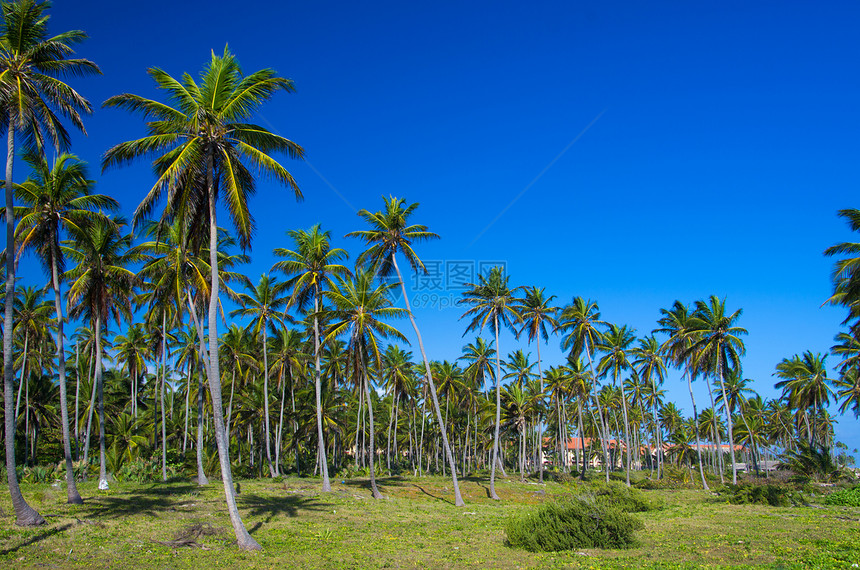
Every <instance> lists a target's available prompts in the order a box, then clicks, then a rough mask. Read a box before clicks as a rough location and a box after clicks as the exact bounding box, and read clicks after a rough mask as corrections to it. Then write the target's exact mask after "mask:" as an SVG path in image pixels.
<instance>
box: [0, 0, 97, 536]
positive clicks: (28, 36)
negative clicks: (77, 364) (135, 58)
mask: <svg viewBox="0 0 860 570" xmlns="http://www.w3.org/2000/svg"><path fill="white" fill-rule="evenodd" d="M49 6H50V4H49V3H48V2H37V1H35V0H18V1H16V2H3V4H2V12H3V21H2V22H0V92H2V108H0V125H2V126H3V127H4V128H5V129H6V133H7V137H6V141H7V142H6V298H7V299H12V298H13V297H14V296H15V257H16V256H15V237H14V234H15V217H14V206H15V204H14V196H13V186H12V183H13V178H12V167H13V164H14V161H15V134H16V133H21V135H22V136H23V137H24V142H25V144H26V146H27V147H28V148H32V149H37V150H38V151H39V152H42V151H43V150H44V146H45V144H44V139H45V138H46V137H47V138H50V139H51V141H52V142H53V144H54V146H55V147H57V148H62V149H64V148H66V147H68V145H69V135H68V132H67V131H66V129H65V127H64V126H63V124H62V122H61V120H60V117H65V118H66V119H68V120H69V121H70V122H71V123H72V124H73V125H74V126H75V127H76V128H78V129H80V130H81V131H84V126H83V122H82V121H81V117H80V114H81V113H90V112H91V108H90V104H89V102H87V100H86V99H84V98H83V97H81V96H80V95H79V94H78V93H77V92H76V91H75V90H74V89H72V88H71V87H69V86H68V85H67V84H66V83H64V82H63V81H62V79H63V78H64V77H67V76H81V75H90V74H95V73H100V72H99V68H98V67H97V66H96V65H95V64H94V63H93V62H91V61H88V60H86V59H70V58H69V57H68V56H69V55H71V54H72V53H74V52H73V49H72V46H74V45H75V44H78V43H80V42H82V41H83V40H84V39H86V37H87V36H86V34H85V33H84V32H82V31H80V30H72V31H68V32H64V33H61V34H58V35H56V36H53V37H49V35H48V20H49V18H50V17H49V16H48V15H46V14H45V10H47V8H48V7H49ZM3 322H4V325H3V326H4V328H3V331H4V334H3V354H4V390H5V392H4V393H5V394H11V393H12V390H13V383H14V371H13V369H12V326H13V325H12V303H7V304H6V308H5V318H4V321H3ZM5 400H6V401H5V422H6V423H5V434H6V477H7V479H8V482H9V492H10V494H11V495H12V505H13V508H14V509H15V517H16V522H17V524H19V525H39V524H42V523H44V522H45V520H44V519H43V518H42V516H41V515H39V513H38V512H36V511H35V510H34V509H33V508H32V507H30V506H29V505H28V504H27V502H26V501H25V500H24V497H23V496H22V495H21V491H20V489H19V487H18V478H17V475H16V474H15V425H14V423H13V417H12V398H11V397H8V398H6V399H5ZM67 413H68V412H67ZM65 425H68V424H65ZM67 429H68V428H66V431H67ZM66 441H68V438H66ZM67 477H68V475H67ZM67 489H68V483H67ZM74 494H75V493H73V492H72V491H71V490H69V498H70V500H74V501H77V499H78V498H79V497H75V496H74Z"/></svg>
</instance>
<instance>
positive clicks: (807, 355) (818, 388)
mask: <svg viewBox="0 0 860 570" xmlns="http://www.w3.org/2000/svg"><path fill="white" fill-rule="evenodd" d="M826 360H827V356H826V355H822V354H820V353H818V354H813V353H812V351H809V350H807V351H806V352H804V353H803V354H795V355H794V356H793V357H791V358H784V359H782V361H781V362H780V363H779V364H777V365H776V376H777V377H778V378H782V380H781V381H780V382H777V383H776V385H775V387H776V388H781V389H782V390H783V397H786V398H787V399H788V402H789V405H790V406H791V407H793V408H795V409H797V410H798V411H799V412H800V413H801V414H802V416H803V417H804V421H805V423H806V426H807V436H808V440H809V447H810V448H811V447H813V446H814V445H815V436H816V434H817V431H818V430H817V429H816V421H817V419H818V417H819V415H820V413H821V411H822V410H823V409H824V406H827V405H828V404H829V403H830V396H832V395H833V388H831V387H830V385H831V384H832V383H833V380H831V379H830V378H828V377H827V366H826V365H825V361H826ZM809 410H812V414H811V415H812V421H811V422H810V421H809V415H810V414H809ZM818 444H819V445H820V446H823V445H824V442H822V441H819V442H818Z"/></svg>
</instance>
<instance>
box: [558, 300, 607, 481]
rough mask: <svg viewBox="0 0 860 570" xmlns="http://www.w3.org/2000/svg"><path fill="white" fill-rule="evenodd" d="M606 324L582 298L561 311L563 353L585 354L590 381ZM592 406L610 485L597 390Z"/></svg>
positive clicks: (559, 325)
mask: <svg viewBox="0 0 860 570" xmlns="http://www.w3.org/2000/svg"><path fill="white" fill-rule="evenodd" d="M606 324H607V323H606V322H605V321H601V320H600V309H599V308H598V306H597V302H596V301H592V300H591V299H585V298H583V297H574V298H573V301H572V302H571V304H570V305H567V306H565V307H564V308H562V310H561V314H560V316H559V319H558V329H559V330H561V331H563V333H564V334H563V336H562V339H561V348H562V350H569V351H570V356H572V357H573V358H574V359H579V357H580V356H582V353H583V352H585V354H586V356H587V357H588V368H589V370H590V372H591V377H592V378H593V379H594V381H595V382H596V381H597V374H595V373H594V360H593V358H592V351H593V350H594V347H595V346H596V345H597V343H599V342H600V341H601V338H602V337H603V333H602V332H600V330H599V328H598V327H603V326H606ZM593 395H594V403H595V404H596V406H597V415H598V416H599V418H600V424H599V432H600V439H601V444H602V447H603V465H604V466H605V468H604V471H605V472H606V473H605V475H606V482H607V483H609V426H608V425H606V423H605V420H604V418H605V417H606V416H604V414H603V411H602V410H601V409H600V401H599V400H598V399H597V387H596V386H595V389H594V390H593Z"/></svg>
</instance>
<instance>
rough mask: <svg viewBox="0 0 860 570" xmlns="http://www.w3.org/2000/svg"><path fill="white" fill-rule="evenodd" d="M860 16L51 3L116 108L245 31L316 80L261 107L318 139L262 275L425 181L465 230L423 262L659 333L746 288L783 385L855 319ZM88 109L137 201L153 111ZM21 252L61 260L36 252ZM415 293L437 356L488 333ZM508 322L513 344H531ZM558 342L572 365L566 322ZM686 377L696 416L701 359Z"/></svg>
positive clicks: (439, 216)
mask: <svg viewBox="0 0 860 570" xmlns="http://www.w3.org/2000/svg"><path fill="white" fill-rule="evenodd" d="M177 8H178V10H177ZM858 11H860V6H857V5H852V4H851V3H834V4H832V5H820V4H813V3H802V2H797V3H793V2H779V3H777V2H760V3H755V4H754V5H750V4H749V3H741V2H700V3H691V4H689V3H688V4H681V3H665V2H654V3H647V4H642V3H636V2H558V3H552V2H538V3H529V4H528V5H526V4H525V3H521V2H517V3H511V2H471V3H459V2H444V1H442V2H434V3H421V4H419V3H405V2H368V3H354V2H349V3H347V2H314V3H295V2H284V3H263V2H254V1H249V2H243V3H241V4H237V3H235V2H229V3H228V2H219V1H208V2H199V1H188V2H182V3H177V2H165V1H162V0H153V1H150V2H147V3H145V4H141V3H116V2H100V1H92V2H87V1H84V2H74V3H72V2H57V3H56V5H55V6H54V8H53V9H52V21H51V23H52V26H53V28H52V29H53V30H54V31H60V30H67V29H72V28H80V29H84V30H86V31H87V32H88V33H89V35H90V39H89V40H88V41H87V42H86V43H85V44H83V45H82V46H81V47H80V50H79V53H80V54H81V55H82V56H84V57H88V58H90V59H92V60H93V61H95V62H96V63H98V64H99V65H100V66H101V68H102V70H103V71H104V76H103V77H98V78H89V79H85V80H77V81H72V83H73V85H75V87H76V88H78V90H79V91H80V92H81V93H82V94H84V95H85V96H86V97H88V98H89V99H90V100H91V101H92V102H93V104H94V105H95V106H96V107H98V106H99V105H100V104H101V102H103V101H104V100H105V99H107V98H108V97H110V96H111V95H115V94H118V93H121V92H131V93H136V94H140V95H144V96H148V97H153V98H159V97H160V94H159V93H157V92H156V91H155V89H154V87H153V82H152V81H151V79H150V78H149V77H148V76H147V75H146V69H147V68H149V67H153V66H157V67H161V68H162V69H164V70H165V71H167V72H168V73H170V74H171V75H174V76H178V75H180V74H182V73H183V72H186V71H187V72H189V73H191V74H192V75H195V76H196V75H197V74H198V72H199V71H200V69H201V68H202V66H203V65H204V64H205V63H206V61H207V60H208V58H209V54H210V50H214V51H215V52H221V51H222V50H223V49H224V46H225V44H229V46H230V49H231V50H232V51H233V52H234V53H236V54H237V55H238V57H239V59H240V61H241V63H242V65H243V67H244V69H245V70H246V71H254V70H257V69H260V68H262V67H272V68H274V69H276V70H277V71H278V72H279V73H280V74H281V75H283V76H285V77H289V78H291V79H293V80H294V81H295V85H296V92H295V93H294V94H290V95H279V96H277V97H276V98H275V99H274V100H273V101H272V102H271V103H270V104H268V105H267V106H266V107H265V108H264V109H263V114H262V116H260V117H259V121H260V122H261V123H263V124H265V125H267V126H268V127H269V128H271V129H272V130H274V131H276V132H278V133H280V134H282V135H284V136H287V137H288V138H291V139H292V140H294V141H296V142H298V143H299V144H301V145H303V146H304V147H305V149H306V152H307V161H306V162H304V163H301V162H289V161H287V160H286V159H285V165H286V166H287V167H288V168H289V169H290V170H291V172H292V173H293V174H294V176H295V177H296V178H297V180H298V182H299V184H300V186H301V188H302V191H303V192H304V195H305V200H304V201H302V202H301V203H296V202H295V201H294V200H293V199H292V198H291V196H290V194H289V193H288V192H287V191H285V190H284V189H281V188H277V187H274V186H272V185H269V184H266V183H261V184H260V185H259V189H258V193H257V196H256V197H255V198H254V199H253V201H252V204H251V207H252V211H253V213H254V216H255V217H256V222H257V232H256V235H255V238H254V242H253V249H252V251H251V254H252V263H251V266H250V267H249V268H248V271H247V272H248V274H249V275H250V276H251V277H252V279H254V280H256V277H257V276H259V275H260V274H261V273H262V272H265V271H268V269H269V268H270V267H271V265H272V263H273V262H274V258H273V256H272V254H271V250H272V248H273V247H283V246H287V245H289V243H288V242H287V240H286V238H285V236H284V232H285V231H287V230H289V229H294V228H307V227H309V226H311V225H312V224H314V223H317V222H321V223H322V224H323V226H324V228H325V229H330V230H331V231H332V232H333V234H334V235H335V236H336V237H337V240H336V242H337V245H340V246H343V247H345V248H347V249H348V250H350V252H352V254H353V257H354V256H355V255H356V254H357V252H358V251H359V249H360V245H359V243H358V242H357V241H355V240H345V239H341V236H343V235H344V234H345V233H347V232H349V231H352V230H355V229H362V226H361V221H360V220H359V218H357V217H356V215H355V210H356V209H360V208H367V209H371V210H375V209H378V208H380V207H381V205H382V199H381V196H382V195H389V194H394V195H397V196H402V197H404V198H406V199H407V200H408V201H409V202H420V204H421V206H420V208H419V209H418V211H417V213H416V216H415V221H416V222H421V223H425V224H427V225H428V226H430V228H431V229H432V230H433V231H436V232H437V233H438V234H440V235H441V237H442V239H441V240H438V241H436V242H433V243H428V244H426V245H423V246H421V247H420V249H419V254H420V255H421V256H422V257H423V258H424V259H425V260H438V261H445V260H449V261H450V260H461V261H462V260H465V261H473V262H475V263H476V264H477V263H480V262H483V261H497V260H500V261H504V262H505V263H506V267H507V270H508V273H509V275H510V276H511V282H512V284H515V285H537V286H541V287H546V289H547V292H548V293H550V294H555V295H557V296H558V302H559V303H566V302H569V301H570V299H571V298H572V297H573V296H575V295H581V296H584V297H589V298H592V299H596V300H597V301H598V302H599V304H600V308H601V310H602V313H603V318H604V319H606V320H610V321H613V322H617V323H619V324H628V325H630V326H632V327H635V328H636V329H637V330H638V332H639V333H640V334H645V333H648V332H650V331H651V330H652V329H653V328H655V321H656V319H657V318H658V317H659V309H660V308H661V307H669V306H671V304H672V302H673V301H674V300H675V299H680V300H682V301H684V302H688V303H689V302H692V301H694V300H695V299H701V298H706V297H707V296H709V295H711V294H715V295H718V296H720V297H725V298H726V301H727V304H728V306H729V308H730V309H732V310H734V309H737V308H742V309H743V310H744V313H743V317H742V319H741V321H740V324H741V326H744V327H746V328H747V329H748V330H749V336H748V337H747V338H746V346H747V356H746V357H745V358H744V374H745V376H746V377H748V378H752V379H754V380H755V388H756V389H757V390H758V391H759V392H760V393H762V395H764V396H766V397H773V396H775V395H776V392H775V391H774V389H773V383H774V378H773V377H772V374H773V370H774V366H775V365H776V363H777V362H779V361H780V360H781V359H782V358H785V357H789V356H791V355H793V354H795V353H798V352H802V351H804V350H813V351H816V352H819V351H820V352H824V351H827V350H828V349H829V347H830V346H831V345H832V344H833V342H832V340H833V336H834V335H835V334H836V333H837V332H839V330H840V326H839V323H840V321H841V320H842V312H841V310H839V309H834V308H830V307H824V308H822V307H821V304H822V302H823V301H824V300H825V299H826V298H827V297H828V295H829V292H830V280H829V273H830V268H831V265H832V263H831V261H830V260H828V259H825V258H824V257H823V256H822V251H823V250H824V249H825V248H826V247H828V246H829V245H832V244H833V243H836V242H840V241H848V240H852V239H854V238H853V236H851V234H850V232H849V231H848V230H847V228H846V226H845V225H844V224H843V223H842V221H841V220H840V219H838V218H837V217H836V211H837V210H838V209H840V208H850V207H857V203H856V202H855V200H854V196H855V193H856V191H857V188H858V181H860V172H858V169H857V167H856V165H857V159H856V157H857V156H858V152H860V142H858V137H857V136H856V134H857V133H858V132H860V111H858V106H857V104H856V102H857V101H858V96H860V75H858V74H857V73H856V65H854V64H855V59H856V54H857V51H858V47H860V45H858V44H860V37H858V36H857V34H856V29H855V26H853V23H854V22H856V21H858V16H860V14H858ZM86 125H87V130H88V134H89V136H88V137H86V138H84V137H80V136H79V137H75V141H74V147H73V151H74V152H76V153H77V154H78V155H79V156H81V158H83V159H84V160H87V161H89V162H90V163H91V164H92V165H93V174H94V175H96V178H97V179H98V182H99V186H98V190H99V191H100V192H102V193H107V194H111V195H112V196H114V197H116V198H117V199H119V200H120V201H121V203H122V204H123V208H124V211H125V212H126V213H127V214H130V213H131V212H132V210H133V209H134V207H135V206H136V205H137V203H138V202H139V201H140V199H141V198H142V197H143V195H144V194H145V192H146V191H147V190H148V189H149V187H150V186H151V184H152V182H153V179H152V176H151V174H150V167H149V165H147V164H144V163H141V164H138V165H136V166H133V167H128V168H123V169H120V170H111V171H109V172H107V173H105V174H99V173H98V168H97V166H96V165H97V164H98V163H99V161H100V157H101V155H102V153H103V152H104V151H105V150H106V149H107V148H108V147H110V146H112V145H113V144H116V143H118V142H121V141H124V140H129V139H133V138H138V137H140V136H142V135H143V126H142V122H141V120H140V118H139V117H135V116H130V115H128V114H125V113H124V112H121V111H118V110H103V109H97V110H96V112H95V113H94V114H93V116H92V117H90V118H88V119H87V121H86ZM25 174H26V173H24V172H23V168H20V167H19V169H18V171H17V173H16V179H17V178H21V177H23V176H24V175H25ZM221 219H224V218H221ZM21 273H22V276H24V278H25V281H26V280H28V279H32V281H36V280H37V279H41V274H40V273H38V270H37V269H35V268H34V266H32V264H29V265H28V264H27V263H24V264H23V265H22V268H21ZM413 293H414V294H419V297H418V299H419V300H421V299H423V300H425V301H426V303H425V304H427V305H432V304H433V299H434V298H433V297H432V296H428V297H424V296H423V295H424V294H427V295H431V294H432V293H436V294H437V295H438V296H437V297H436V298H435V299H436V302H435V305H436V306H425V307H423V308H420V309H417V310H416V314H417V316H418V319H419V324H420V326H421V327H422V330H423V333H424V337H425V341H426V343H427V348H428V351H429V352H430V355H431V358H438V359H442V358H447V359H453V358H456V357H457V356H459V354H460V349H461V347H462V345H463V344H465V342H470V341H472V340H473V338H472V337H467V338H465V339H463V338H461V335H462V333H463V331H464V330H465V321H460V320H458V319H459V317H460V315H461V314H462V312H463V309H462V308H440V307H439V306H438V305H439V304H440V302H442V301H440V299H445V301H444V302H449V300H451V299H456V298H457V297H458V295H459V292H458V291H429V290H418V291H413ZM403 325H404V326H403V328H404V332H407V336H409V337H410V338H411V336H412V335H411V334H409V331H407V330H405V329H407V328H408V323H406V322H404V323H403ZM501 342H502V351H503V352H504V353H507V352H509V350H513V349H514V348H517V347H519V346H520V344H521V343H517V341H515V340H514V339H513V337H512V336H510V335H506V336H503V338H502V341H501ZM532 350H533V348H532ZM543 353H544V357H545V361H546V365H550V364H557V363H560V362H561V361H562V354H561V351H560V349H559V347H558V342H557V339H555V338H553V339H551V345H550V346H549V347H548V348H545V349H544V350H543ZM829 364H831V365H834V364H836V362H835V359H833V357H830V360H829ZM666 388H668V390H669V394H670V397H671V398H672V399H674V400H675V401H677V402H678V403H679V405H681V406H682V407H683V408H684V410H685V411H686V412H687V413H689V411H690V408H689V404H688V397H687V395H686V390H685V387H684V385H683V384H682V383H681V382H680V377H679V375H678V374H675V373H673V374H671V375H670V378H669V379H668V380H667V383H666ZM700 388H701V387H700ZM700 397H701V398H703V400H702V401H703V402H704V398H705V397H706V396H704V393H702V394H701V395H700ZM700 405H702V404H700ZM703 407H704V406H703ZM837 437H838V439H841V440H842V441H845V442H846V443H848V444H849V446H850V447H852V448H853V447H860V437H858V435H857V420H856V419H854V418H853V417H848V416H846V417H842V418H841V419H840V423H839V425H838V427H837Z"/></svg>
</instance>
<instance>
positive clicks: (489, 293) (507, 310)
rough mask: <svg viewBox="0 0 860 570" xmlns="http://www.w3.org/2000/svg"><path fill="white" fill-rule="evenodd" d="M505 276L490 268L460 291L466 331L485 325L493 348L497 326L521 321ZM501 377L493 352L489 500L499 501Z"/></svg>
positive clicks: (500, 270) (511, 325) (499, 268)
mask: <svg viewBox="0 0 860 570" xmlns="http://www.w3.org/2000/svg"><path fill="white" fill-rule="evenodd" d="M508 279H509V278H508V276H507V275H503V274H502V268H501V267H498V266H496V267H493V268H492V269H490V273H489V274H488V275H487V276H484V275H479V276H478V283H469V284H468V285H467V286H468V287H471V288H472V289H471V290H469V291H464V292H463V298H462V299H460V303H461V304H463V305H471V308H470V309H469V310H467V311H466V312H465V313H463V316H462V317H460V318H461V319H462V318H463V317H472V321H471V322H470V323H469V326H468V327H466V332H464V333H463V336H465V335H466V334H468V333H469V332H470V331H473V330H478V331H481V330H483V329H484V326H489V327H490V330H491V331H493V334H495V336H496V346H497V347H498V346H499V327H500V326H504V327H506V328H509V329H512V330H513V329H514V326H515V325H516V324H519V323H521V322H522V317H521V316H520V312H519V307H520V300H519V299H518V298H517V297H516V296H515V293H516V291H517V290H518V289H519V287H515V288H514V289H511V288H510V286H509V285H508ZM501 378H502V365H501V360H500V359H499V352H498V351H497V352H496V426H495V435H494V436H493V463H492V465H491V467H490V497H491V498H492V499H495V500H499V496H498V495H497V494H496V463H498V462H499V425H500V423H501V411H502V402H501V398H502V397H501V386H500V383H501Z"/></svg>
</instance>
